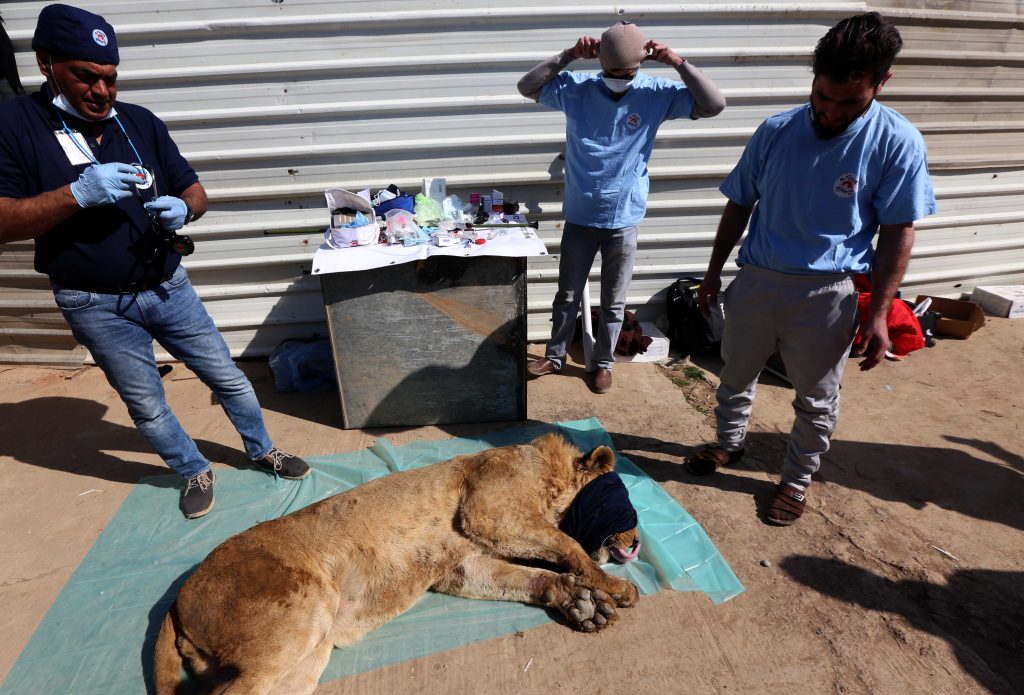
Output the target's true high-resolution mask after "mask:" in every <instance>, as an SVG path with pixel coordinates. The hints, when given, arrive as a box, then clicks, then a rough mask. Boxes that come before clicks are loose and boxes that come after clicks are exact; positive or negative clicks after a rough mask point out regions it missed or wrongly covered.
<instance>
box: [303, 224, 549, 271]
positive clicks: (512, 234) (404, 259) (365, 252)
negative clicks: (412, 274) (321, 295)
mask: <svg viewBox="0 0 1024 695" xmlns="http://www.w3.org/2000/svg"><path fill="white" fill-rule="evenodd" d="M524 233H529V238H527V237H525V236H524ZM547 253H548V251H547V249H546V248H545V247H544V242H543V241H541V240H540V239H539V238H537V235H536V233H535V232H534V231H533V230H532V229H530V228H529V227H525V228H524V227H509V228H503V229H501V230H495V236H494V238H493V239H488V240H487V241H486V243H483V244H470V245H469V246H466V245H465V244H464V243H463V242H460V243H459V244H458V245H456V246H434V245H433V244H417V245H416V246H399V245H392V246H384V245H380V244H371V245H369V246H352V247H348V248H341V249H332V248H331V247H330V246H328V245H327V244H321V245H320V248H319V249H317V251H316V254H314V256H313V275H324V274H326V273H348V272H352V271H356V270H370V269H371V268H383V267H385V266H389V265H396V264H398V263H409V262H410V261H420V260H424V259H426V258H429V257H430V256H462V257H466V258H475V257H478V256H505V257H510V256H546V255H547Z"/></svg>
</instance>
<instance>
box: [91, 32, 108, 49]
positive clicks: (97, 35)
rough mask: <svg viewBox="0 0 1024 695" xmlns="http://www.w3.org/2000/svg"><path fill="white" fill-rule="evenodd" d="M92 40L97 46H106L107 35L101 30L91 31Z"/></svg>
mask: <svg viewBox="0 0 1024 695" xmlns="http://www.w3.org/2000/svg"><path fill="white" fill-rule="evenodd" d="M92 40H93V41H95V42H96V45H97V46H106V45H107V43H109V42H108V41H107V34H106V32H104V31H103V30H102V29H93V30H92Z"/></svg>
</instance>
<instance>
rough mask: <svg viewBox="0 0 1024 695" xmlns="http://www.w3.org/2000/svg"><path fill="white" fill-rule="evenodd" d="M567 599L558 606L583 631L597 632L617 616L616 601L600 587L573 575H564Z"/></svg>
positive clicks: (564, 588) (575, 626)
mask: <svg viewBox="0 0 1024 695" xmlns="http://www.w3.org/2000/svg"><path fill="white" fill-rule="evenodd" d="M562 581H563V590H564V591H565V597H566V599H565V600H564V602H563V603H562V604H561V605H559V606H558V608H559V610H561V611H562V615H564V616H565V618H566V620H568V621H569V623H570V624H571V625H572V626H573V627H574V628H576V629H577V630H580V631H582V632H597V631H598V630H601V629H603V628H604V627H605V626H607V625H608V623H610V622H611V621H612V619H614V617H615V601H614V600H613V599H612V598H611V597H610V596H608V594H606V593H605V592H603V591H601V590H600V589H591V588H588V587H586V586H583V585H581V584H580V583H579V581H578V580H577V578H576V577H574V576H572V575H563V576H562Z"/></svg>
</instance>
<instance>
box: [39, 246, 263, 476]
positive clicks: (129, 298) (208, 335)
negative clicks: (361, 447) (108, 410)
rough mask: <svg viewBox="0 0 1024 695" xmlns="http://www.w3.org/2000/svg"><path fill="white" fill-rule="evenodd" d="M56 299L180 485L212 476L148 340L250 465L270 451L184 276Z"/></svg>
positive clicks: (62, 292) (248, 388) (239, 378)
mask: <svg viewBox="0 0 1024 695" xmlns="http://www.w3.org/2000/svg"><path fill="white" fill-rule="evenodd" d="M53 294H54V298H55V299H56V301H57V306H58V307H59V308H60V310H61V313H62V314H64V318H65V320H67V322H68V324H69V325H70V326H71V332H72V333H73V334H74V336H75V340H77V341H78V342H79V343H81V344H82V345H84V346H85V347H86V348H88V350H89V352H90V353H91V354H92V356H93V359H95V360H96V364H98V365H99V367H100V368H101V369H102V370H103V373H104V374H105V375H106V376H107V380H108V381H109V382H110V385H111V386H113V387H114V389H115V390H116V391H117V393H118V395H119V396H120V397H121V400H123V401H124V403H125V405H126V406H128V412H129V414H130V415H131V416H132V421H133V422H134V423H135V426H136V427H138V429H139V432H141V433H142V435H143V436H144V437H145V438H146V441H148V442H149V444H150V446H152V447H153V449H155V450H156V452H157V453H158V454H160V458H162V459H163V460H164V462H165V463H167V465H168V466H170V467H171V468H172V469H173V470H174V471H176V472H177V473H179V474H181V476H182V477H184V478H192V477H194V476H196V475H198V474H200V473H202V472H203V471H204V470H206V469H207V468H209V466H210V462H209V461H208V460H206V458H205V457H204V456H203V455H202V454H200V453H199V450H198V449H197V448H196V444H195V442H194V441H192V438H191V437H189V436H188V434H186V433H185V430H183V429H182V427H181V424H180V423H179V422H178V419H177V418H176V417H175V416H174V413H173V412H171V409H170V408H169V407H168V405H167V400H166V398H165V396H164V388H163V384H162V383H161V381H160V373H159V372H158V371H157V366H156V362H155V361H154V360H153V340H154V339H156V340H158V341H159V342H160V343H161V344H162V345H163V346H164V347H166V348H167V351H168V352H170V353H171V354H172V355H174V356H175V357H176V358H178V359H180V360H181V361H182V362H184V363H185V366H187V367H188V368H189V369H191V370H192V371H193V372H195V374H196V376H198V377H199V378H200V379H202V381H203V383H204V384H206V385H207V386H209V387H210V389H212V390H213V392H214V393H215V394H216V395H217V398H218V399H219V400H220V403H221V405H222V406H223V407H224V411H225V412H226V413H227V415H228V418H230V420H231V422H232V424H233V425H234V426H235V429H237V430H238V433H239V434H240V435H241V436H242V442H243V443H244V445H245V452H246V454H248V455H249V458H251V459H258V458H261V457H262V456H264V455H265V454H266V453H267V452H269V451H270V449H271V442H270V436H269V435H268V434H267V430H266V428H265V427H264V424H263V412H262V411H261V410H260V404H259V402H258V401H257V400H256V394H255V393H254V391H253V388H252V385H251V384H250V383H249V380H248V378H246V376H245V374H243V373H242V371H241V370H240V369H239V368H238V367H237V365H235V363H234V362H233V361H232V360H231V354H230V353H229V352H228V346H227V345H226V344H225V343H224V338H223V337H221V335H220V333H219V332H217V327H216V326H215V325H214V324H213V320H212V319H211V318H210V315H209V314H208V313H207V312H206V308H205V307H204V306H203V305H202V303H201V302H200V301H199V297H197V296H196V293H195V290H194V289H192V284H191V283H190V282H189V279H188V273H186V272H185V268H184V267H182V266H179V267H178V269H177V271H176V272H175V273H174V276H173V277H172V278H171V279H169V280H168V281H167V282H164V283H163V284H162V285H160V286H159V287H156V288H154V289H152V290H146V291H145V292H139V293H137V294H120V295H117V294H93V293H90V292H79V291H78V290H74V289H66V288H63V287H61V286H60V285H54V288H53Z"/></svg>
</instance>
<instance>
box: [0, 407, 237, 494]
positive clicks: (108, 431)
mask: <svg viewBox="0 0 1024 695" xmlns="http://www.w3.org/2000/svg"><path fill="white" fill-rule="evenodd" d="M107 410H108V408H107V406H106V405H103V404H102V403H98V402H96V401H93V400H89V399H85V398H74V397H56V396H48V397H44V398H31V399H29V400H26V401H22V402H20V403H3V404H0V456H9V457H11V458H12V459H14V460H15V461H20V462H22V463H27V464H29V465H32V466H39V467H42V468H49V469H51V470H55V471H63V472H66V473H77V474H79V475H85V476H91V477H95V478H100V479H103V480H109V481H112V482H117V483H135V482H138V481H139V479H140V478H143V477H145V476H164V475H166V474H167V473H170V472H171V471H170V469H168V468H167V467H165V466H162V465H161V466H154V465H150V464H147V463H138V462H135V461H126V460H124V459H122V458H120V457H119V456H116V455H114V454H110V453H107V452H110V451H129V452H138V453H145V454H150V453H152V452H153V450H152V448H151V447H150V446H149V443H148V442H146V440H145V439H144V438H143V437H142V435H141V434H140V433H139V431H138V430H136V429H135V427H127V426H124V425H119V424H116V423H112V422H109V421H106V420H104V419H103V418H104V416H105V415H106V414H107ZM14 433H16V434H14ZM196 445H197V446H198V447H199V451H200V452H202V454H203V455H204V456H206V457H207V458H208V459H210V460H211V461H218V462H225V463H229V464H231V465H237V466H239V467H242V466H248V465H250V464H249V460H248V459H247V458H246V456H245V452H244V451H242V450H241V448H239V449H232V448H230V447H226V446H223V445H221V444H217V443H215V442H209V441H205V440H202V439H197V440H196ZM239 447H241V442H239ZM159 483H160V481H152V482H149V484H154V485H157V484H159Z"/></svg>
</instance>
